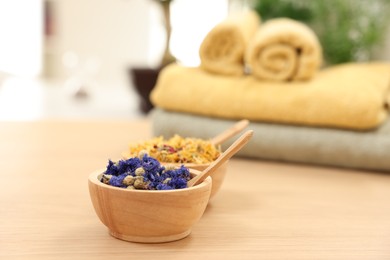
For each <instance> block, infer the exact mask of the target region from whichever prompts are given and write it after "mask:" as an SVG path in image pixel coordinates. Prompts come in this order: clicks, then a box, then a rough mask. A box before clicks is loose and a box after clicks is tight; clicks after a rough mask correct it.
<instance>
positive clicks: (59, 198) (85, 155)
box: [0, 120, 390, 260]
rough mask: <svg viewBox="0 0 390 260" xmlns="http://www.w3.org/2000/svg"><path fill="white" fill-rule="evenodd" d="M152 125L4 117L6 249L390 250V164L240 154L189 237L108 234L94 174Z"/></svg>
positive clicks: (99, 255)
mask: <svg viewBox="0 0 390 260" xmlns="http://www.w3.org/2000/svg"><path fill="white" fill-rule="evenodd" d="M150 131H151V130H150V125H149V122H148V121H147V120H142V121H139V122H117V121H111V122H110V121H106V122H98V121H94V122H81V121H80V122H69V121H68V122H66V121H65V122H64V121H42V122H8V123H7V122H2V123H0V158H1V159H0V259H117V258H123V259H283V260H285V259H299V260H303V259H376V260H378V259H390V174H384V173H375V172H363V171H354V170H342V169H337V168H321V167H311V166H304V165H294V164H282V163H274V162H266V161H260V160H248V159H242V158H236V157H235V158H234V159H232V160H231V163H230V168H229V171H228V175H227V178H226V180H225V183H224V184H223V186H222V189H221V191H220V193H219V194H218V195H217V196H216V197H215V199H214V200H213V201H212V202H211V204H210V205H209V206H208V208H207V210H206V212H205V214H204V216H203V217H202V219H201V220H200V221H199V222H198V223H197V224H196V225H195V226H194V228H193V230H192V233H191V235H190V236H189V237H187V238H185V239H183V240H180V241H176V242H171V243H165V244H137V243H130V242H124V241H121V240H118V239H115V238H113V237H111V236H110V235H109V234H108V232H107V230H106V228H105V227H104V226H103V224H102V223H100V221H99V219H98V218H97V216H96V215H95V212H94V210H93V208H92V204H91V202H90V198H89V193H88V187H87V177H88V175H89V174H90V173H91V172H92V171H94V170H95V169H98V168H102V167H105V165H106V163H107V160H108V158H113V159H114V158H117V157H119V156H120V154H121V152H123V151H124V150H125V149H126V148H127V144H128V143H129V142H133V141H139V140H142V139H147V138H149V137H151V132H150Z"/></svg>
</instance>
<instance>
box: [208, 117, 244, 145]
mask: <svg viewBox="0 0 390 260" xmlns="http://www.w3.org/2000/svg"><path fill="white" fill-rule="evenodd" d="M248 125H249V121H248V120H246V119H243V120H240V121H238V122H237V123H235V124H234V125H233V126H232V127H230V128H228V129H226V130H225V131H223V132H222V133H220V134H218V135H216V136H214V137H213V138H212V139H211V140H210V141H211V143H212V144H214V145H219V144H222V143H223V142H225V141H226V140H228V139H229V138H231V137H232V136H234V135H236V134H238V133H239V132H241V131H242V130H243V129H244V128H245V127H247V126H248Z"/></svg>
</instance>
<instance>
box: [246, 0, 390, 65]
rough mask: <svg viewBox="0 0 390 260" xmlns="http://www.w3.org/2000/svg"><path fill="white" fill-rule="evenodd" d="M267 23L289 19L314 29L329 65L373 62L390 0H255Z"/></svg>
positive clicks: (381, 41)
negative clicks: (278, 19) (276, 19)
mask: <svg viewBox="0 0 390 260" xmlns="http://www.w3.org/2000/svg"><path fill="white" fill-rule="evenodd" d="M253 8H254V9H255V10H256V11H257V12H258V13H259V14H260V15H261V17H262V20H263V21H266V20H269V19H272V18H276V17H289V18H292V19H295V20H298V21H301V22H304V23H306V24H307V25H308V26H310V27H311V28H312V29H313V30H314V32H315V33H316V34H317V36H318V39H319V41H320V42H321V44H322V47H323V52H324V59H325V61H326V63H327V64H337V63H343V62H350V61H362V60H370V59H372V58H373V55H374V52H375V50H376V48H378V47H380V46H381V44H382V43H383V42H384V39H385V36H386V35H385V33H386V30H387V28H388V23H389V18H388V13H389V11H390V1H388V0H255V1H254V6H253Z"/></svg>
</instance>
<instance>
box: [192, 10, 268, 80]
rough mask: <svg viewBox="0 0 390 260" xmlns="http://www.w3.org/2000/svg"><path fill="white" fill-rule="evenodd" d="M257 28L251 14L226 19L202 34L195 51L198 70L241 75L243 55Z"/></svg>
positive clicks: (256, 16)
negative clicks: (198, 64)
mask: <svg viewBox="0 0 390 260" xmlns="http://www.w3.org/2000/svg"><path fill="white" fill-rule="evenodd" d="M259 25H260V17H259V15H258V14H257V13H256V12H254V11H246V12H240V13H236V14H232V15H230V16H228V17H227V18H226V19H225V20H223V21H221V22H220V23H219V24H217V25H216V26H215V27H214V28H213V29H211V31H210V32H209V33H208V34H207V35H206V37H205V38H204V40H203V41H202V43H201V46H200V49H199V56H200V60H201V65H200V66H201V68H203V69H205V70H207V71H209V72H212V73H217V74H223V75H231V76H240V75H243V74H244V55H245V51H246V48H247V45H248V43H249V41H250V39H251V38H252V37H253V35H254V34H255V32H256V31H257V29H258V27H259Z"/></svg>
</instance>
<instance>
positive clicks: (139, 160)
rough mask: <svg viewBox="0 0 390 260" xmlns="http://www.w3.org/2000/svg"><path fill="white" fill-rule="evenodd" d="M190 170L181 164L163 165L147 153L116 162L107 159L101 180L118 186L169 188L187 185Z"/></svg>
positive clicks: (180, 187) (181, 187)
mask: <svg viewBox="0 0 390 260" xmlns="http://www.w3.org/2000/svg"><path fill="white" fill-rule="evenodd" d="M190 178H191V177H190V172H189V170H188V168H186V167H184V166H183V165H182V166H181V167H180V168H178V169H175V168H173V167H172V166H167V167H164V166H162V165H161V164H160V163H159V161H157V160H156V159H154V158H152V157H150V156H148V154H147V153H144V152H143V153H142V154H139V155H138V156H137V157H134V158H129V159H126V160H119V161H118V162H115V163H114V162H113V161H111V160H109V161H108V165H107V168H106V171H105V172H104V174H103V175H102V178H101V182H103V183H106V184H109V185H112V186H115V187H120V188H127V189H144V190H171V189H183V188H186V187H187V182H188V180H190Z"/></svg>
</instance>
